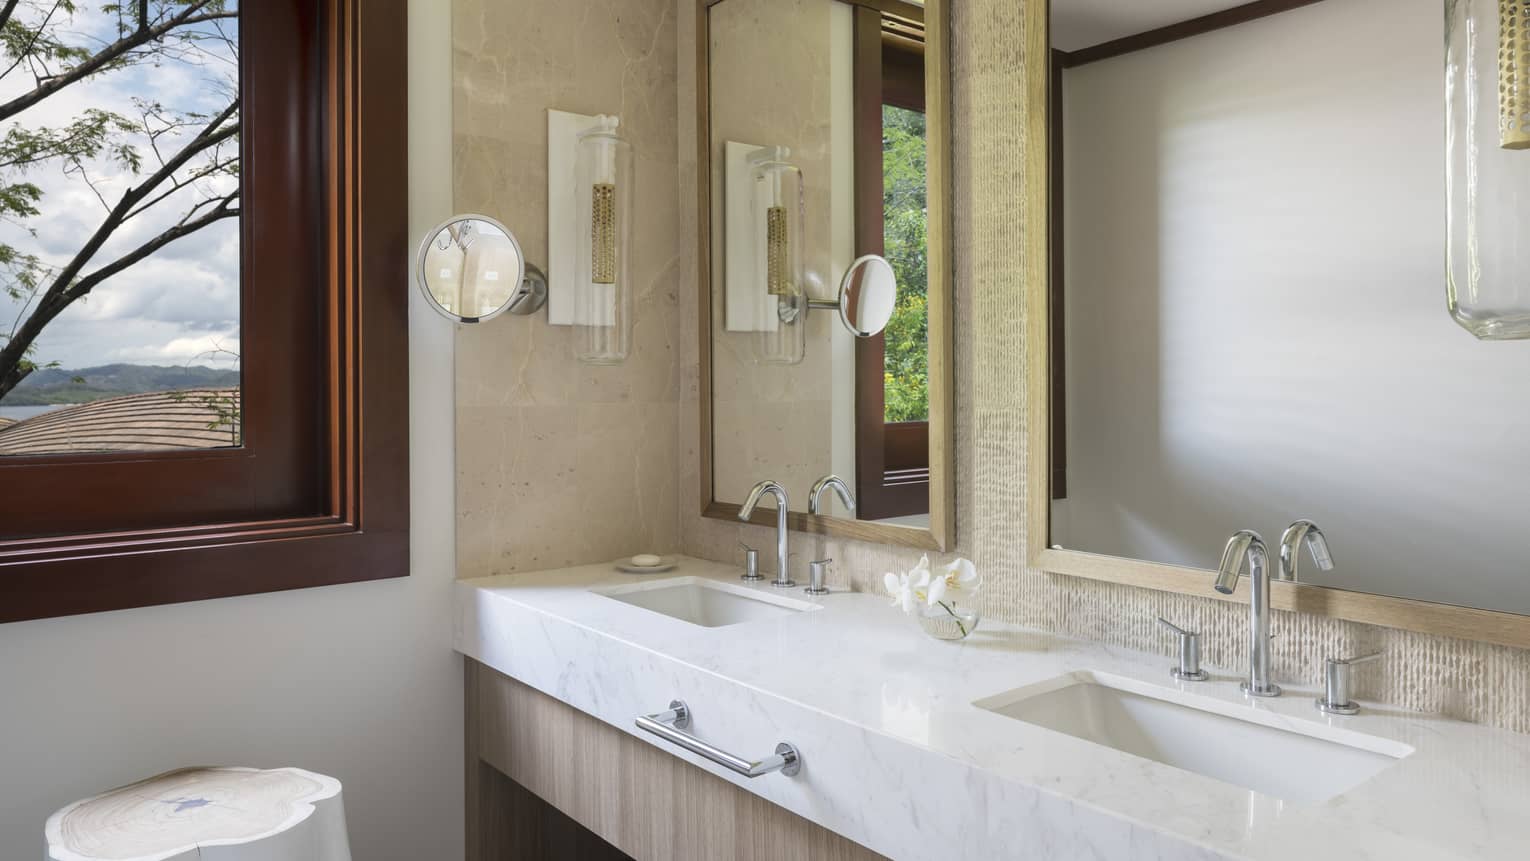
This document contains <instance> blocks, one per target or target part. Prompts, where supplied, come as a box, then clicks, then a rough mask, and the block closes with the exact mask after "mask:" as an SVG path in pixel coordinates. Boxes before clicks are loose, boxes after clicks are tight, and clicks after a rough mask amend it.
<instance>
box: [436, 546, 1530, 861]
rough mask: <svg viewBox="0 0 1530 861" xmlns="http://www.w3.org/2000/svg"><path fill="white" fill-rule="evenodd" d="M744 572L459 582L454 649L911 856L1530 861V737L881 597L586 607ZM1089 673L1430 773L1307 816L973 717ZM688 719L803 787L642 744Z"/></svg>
mask: <svg viewBox="0 0 1530 861" xmlns="http://www.w3.org/2000/svg"><path fill="white" fill-rule="evenodd" d="M738 573H739V571H738V569H736V568H733V567H730V566H726V565H720V564H717V563H713V562H706V561H702V560H696V559H690V558H686V557H680V559H679V566H678V567H677V568H676V569H675V570H674V571H670V572H667V573H664V574H658V575H643V576H634V575H630V574H622V573H619V572H617V571H616V570H615V569H614V568H613V566H612V565H610V564H601V565H590V566H584V567H579V568H570V569H564V570H559V571H544V572H536V573H529V574H517V575H513V576H505V577H492V578H484V579H479V580H464V581H459V582H458V584H457V596H456V604H457V610H458V618H457V626H456V647H457V649H458V650H459V651H460V652H462V653H463V654H465V655H468V656H470V657H472V658H474V659H476V660H479V661H481V662H483V663H485V664H488V665H489V666H491V667H494V668H495V669H497V670H499V671H500V672H503V673H505V674H506V675H509V676H511V677H514V678H516V679H519V680H521V681H523V682H525V683H526V684H528V685H531V686H532V687H535V688H537V689H539V690H541V691H543V692H544V693H547V694H549V695H552V696H554V697H557V698H558V699H560V700H563V701H564V702H567V703H569V704H570V705H573V706H575V707H577V708H579V709H581V710H583V711H585V712H588V713H590V714H592V715H595V716H596V717H598V718H600V719H602V720H605V721H606V722H608V723H610V724H611V725H613V726H616V727H619V728H621V729H623V730H625V731H628V732H631V733H633V734H634V735H636V736H638V737H641V738H644V740H646V741H650V742H652V743H654V744H656V745H659V746H661V747H665V748H666V749H669V750H672V751H674V752H675V753H676V754H677V755H679V756H682V757H684V758H686V759H688V760H690V761H692V762H696V763H697V764H700V765H703V767H706V768H708V769H709V770H710V771H712V772H713V773H716V774H719V775H722V776H724V777H726V778H727V779H729V780H731V781H733V782H734V783H736V784H738V785H740V786H743V787H745V788H747V789H748V790H749V791H751V792H754V793H756V794H758V795H761V796H763V797H765V798H768V799H769V800H771V801H773V802H775V803H777V804H781V805H782V806H784V807H787V808H789V809H791V810H793V811H795V812H797V813H798V814H800V815H802V816H805V817H807V818H809V819H811V820H813V821H815V822H818V823H820V824H822V825H824V826H825V827H828V828H830V829H832V830H834V831H837V832H839V833H841V834H844V835H846V836H848V837H850V838H851V839H854V840H856V841H858V842H860V843H862V844H864V845H866V846H869V847H871V848H872V849H875V850H876V851H878V852H880V853H882V854H884V855H887V856H889V857H892V858H897V859H905V858H907V859H925V858H928V859H960V858H971V859H987V858H1031V859H1072V858H1103V859H1130V858H1154V859H1158V858H1172V859H1180V858H1252V859H1324V858H1335V859H1338V858H1342V859H1347V861H1361V859H1378V861H1380V859H1385V861H1401V859H1432V860H1433V859H1478V861H1481V859H1515V861H1523V859H1526V858H1530V736H1526V735H1519V734H1516V733H1510V732H1506V731H1502V730H1495V729H1490V728H1486V727H1481V726H1476V725H1472V724H1466V723H1461V722H1457V721H1451V720H1445V719H1443V718H1438V717H1432V716H1428V715H1418V714H1413V713H1407V712H1400V711H1397V710H1393V709H1389V708H1387V707H1384V706H1376V705H1373V704H1370V703H1362V705H1364V706H1365V708H1364V710H1363V711H1362V712H1361V713H1360V714H1359V715H1356V716H1353V717H1339V716H1325V715H1322V714H1320V713H1319V712H1317V710H1316V709H1314V708H1313V698H1314V697H1315V696H1316V695H1317V693H1318V691H1316V690H1315V689H1312V688H1303V687H1298V686H1288V687H1287V688H1286V694H1285V696H1283V697H1280V698H1277V699H1271V700H1250V699H1248V698H1245V697H1244V696H1243V695H1242V694H1241V693H1240V692H1239V691H1238V687H1237V681H1236V674H1235V673H1233V672H1228V671H1225V670H1224V671H1222V672H1217V671H1216V670H1215V669H1213V671H1212V676H1213V678H1212V680H1211V681H1209V682H1203V683H1188V682H1177V681H1175V680H1174V679H1172V678H1170V676H1169V674H1168V667H1169V659H1167V658H1164V657H1160V656H1155V655H1146V654H1143V653H1140V652H1133V651H1127V650H1121V649H1112V648H1107V647H1104V646H1101V645H1099V644H1095V643H1089V642H1082V641H1076V640H1070V639H1066V638H1062V637H1057V636H1054V635H1050V634H1045V633H1040V632H1036V631H1031V630H1027V629H1022V628H1017V627H1014V626H1008V625H1002V624H998V623H994V622H991V621H988V620H985V621H984V622H983V623H982V625H981V626H980V627H979V629H978V631H977V632H976V633H975V634H974V635H973V636H972V637H970V638H968V639H967V640H966V641H963V642H959V643H943V642H939V641H936V640H933V639H930V638H929V637H927V636H925V635H924V633H923V632H922V631H920V630H919V627H918V626H917V624H916V623H915V621H914V620H913V619H912V618H910V617H908V616H904V615H902V614H901V613H899V612H897V611H896V610H895V609H894V608H892V607H890V606H889V605H888V600H887V599H885V598H883V597H881V596H878V595H864V594H849V593H836V594H832V595H829V596H827V597H824V598H821V599H815V600H816V603H819V604H821V605H822V608H821V609H820V610H818V611H815V612H803V613H797V614H793V615H788V616H784V617H780V618H771V619H765V620H760V621H754V622H748V623H745V624H737V625H728V626H724V627H713V628H707V627H700V626H696V625H691V624H688V623H686V622H682V621H679V620H677V619H672V618H669V617H667V616H663V615H659V614H657V613H654V612H652V611H649V610H646V609H644V608H642V607H637V606H632V605H630V604H627V603H623V602H621V601H617V600H613V599H611V598H608V597H605V596H603V595H600V594H597V593H594V592H591V591H590V589H591V588H606V587H612V586H620V585H624V584H631V583H633V582H634V581H636V580H641V579H650V580H659V579H667V578H673V577H682V576H699V577H708V578H717V579H719V580H725V581H727V582H730V583H736V582H737V575H738ZM749 588H753V589H759V590H761V591H764V592H770V593H775V594H780V593H777V592H776V590H774V589H771V587H769V586H765V585H761V586H750V587H749ZM789 594H790V595H791V596H792V597H795V598H803V599H806V596H804V595H803V593H802V591H801V590H800V589H795V590H791V592H790V593H789ZM1080 671H1093V672H1096V673H1107V674H1112V675H1115V676H1119V677H1125V678H1127V679H1131V680H1136V681H1138V682H1146V683H1151V684H1153V685H1158V686H1161V687H1162V688H1163V689H1164V690H1166V691H1181V692H1184V693H1182V694H1179V695H1177V696H1180V697H1181V698H1183V697H1184V696H1185V695H1189V696H1193V697H1209V698H1213V699H1216V700H1220V701H1222V702H1224V703H1232V704H1235V705H1236V706H1237V707H1238V708H1247V709H1253V710H1260V711H1263V712H1266V713H1268V714H1270V715H1275V716H1278V717H1279V719H1280V720H1283V721H1293V722H1296V721H1307V722H1313V723H1318V724H1325V725H1327V726H1329V727H1334V728H1343V729H1347V730H1351V731H1354V732H1358V733H1363V734H1366V735H1370V736H1375V737H1379V738H1381V739H1387V740H1390V741H1391V742H1400V743H1401V744H1403V745H1407V746H1409V747H1412V748H1413V749H1414V752H1413V753H1412V754H1411V755H1409V756H1407V757H1405V758H1403V759H1400V760H1398V761H1397V762H1396V763H1395V764H1394V765H1391V766H1390V767H1388V768H1387V769H1386V770H1384V771H1382V772H1381V773H1380V774H1378V775H1377V776H1375V777H1373V778H1371V779H1370V780H1368V781H1366V782H1365V783H1362V784H1361V785H1359V786H1358V787H1356V788H1354V789H1351V790H1349V791H1347V792H1345V793H1343V794H1341V795H1339V796H1337V797H1335V798H1333V799H1331V800H1329V801H1326V802H1321V803H1297V802H1290V801H1280V800H1278V799H1275V798H1271V797H1268V796H1264V795H1260V794H1259V793H1255V792H1251V791H1248V790H1243V789H1239V788H1238V787H1235V786H1232V785H1230V784H1226V783H1222V782H1219V781H1217V780H1213V779H1211V778H1208V777H1202V776H1200V775H1198V774H1193V773H1190V772H1186V771H1180V770H1178V769H1175V768H1171V767H1169V766H1166V765H1161V764H1159V763H1156V762H1152V761H1149V760H1145V759H1141V758H1138V757H1134V756H1131V755H1128V754H1125V753H1121V752H1119V751H1116V750H1113V749H1111V748H1107V747H1103V746H1100V745H1095V744H1092V743H1090V742H1087V741H1083V740H1081V739H1076V738H1073V737H1071V736H1069V735H1065V734H1062V733H1059V732H1054V731H1051V730H1047V729H1043V728H1041V727H1039V726H1034V725H1031V724H1027V723H1023V722H1021V721H1017V720H1014V719H1011V718H1007V717H1004V716H1002V715H999V714H996V713H994V712H991V711H986V710H984V709H981V708H978V707H976V706H974V705H973V703H974V701H977V700H981V699H984V698H987V697H992V696H994V695H997V694H1001V693H1004V692H1006V691H1010V690H1012V689H1014V688H1018V687H1021V686H1024V685H1029V684H1034V683H1038V682H1045V681H1048V680H1051V679H1055V678H1057V677H1059V676H1062V675H1064V674H1067V673H1071V672H1080ZM673 698H681V699H684V700H686V701H687V703H688V704H689V705H690V707H691V709H692V711H693V713H694V723H693V726H692V728H691V731H692V732H694V733H695V734H696V735H698V736H700V737H702V738H705V739H706V740H707V741H709V742H712V743H714V744H717V745H718V746H720V747H723V748H725V749H729V750H732V751H733V752H735V753H738V754H741V755H746V756H750V757H759V756H764V755H765V754H767V753H769V752H770V751H771V750H772V749H773V748H774V746H775V744H776V742H778V741H789V742H791V743H793V744H795V745H796V746H797V747H798V748H799V749H800V751H801V753H802V764H803V768H802V771H801V773H800V774H799V775H797V776H796V777H785V776H783V775H780V774H772V775H766V776H763V777H759V778H755V779H753V780H749V779H746V778H743V777H738V776H735V775H733V774H731V773H730V772H728V771H726V770H725V769H722V768H719V767H717V766H713V765H710V764H706V763H704V761H702V760H700V759H698V758H696V757H694V756H692V755H690V754H686V753H682V752H680V751H678V750H675V749H674V748H672V747H669V746H668V745H667V744H666V743H665V742H663V741H661V740H659V739H657V738H655V737H653V736H650V735H647V734H646V733H641V732H639V731H638V730H637V729H636V728H635V727H634V726H633V719H634V718H635V717H636V716H637V715H639V714H642V713H645V712H657V711H660V710H662V709H664V708H665V707H666V706H667V704H668V703H669V701H670V700H671V699H673ZM1247 755H1248V756H1250V757H1258V756H1259V755H1260V752H1259V751H1257V750H1250V751H1248V753H1247Z"/></svg>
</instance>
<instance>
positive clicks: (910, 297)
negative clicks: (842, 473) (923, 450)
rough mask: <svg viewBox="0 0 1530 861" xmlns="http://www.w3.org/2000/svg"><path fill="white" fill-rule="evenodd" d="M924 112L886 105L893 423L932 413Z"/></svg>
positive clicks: (888, 368) (888, 361)
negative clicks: (894, 292)
mask: <svg viewBox="0 0 1530 861" xmlns="http://www.w3.org/2000/svg"><path fill="white" fill-rule="evenodd" d="M926 179H927V173H926V170H925V124H924V114H921V113H918V112H917V111H909V110H904V109H903V108H895V107H892V106H891V105H884V106H883V107H882V218H883V231H882V232H883V240H882V242H883V256H884V257H886V258H887V262H889V263H891V264H892V267H893V272H894V273H896V275H897V277H898V304H897V307H896V308H894V310H893V316H892V320H891V321H890V322H889V323H888V325H887V338H886V351H885V359H884V363H883V367H884V374H885V389H884V395H883V396H884V399H885V402H886V406H885V409H884V416H885V420H886V421H889V422H909V421H925V420H928V419H929V417H930V391H929V389H930V383H929V381H930V373H929V362H930V351H929V313H928V308H927V307H926V302H927V294H928V291H929V283H930V279H929V253H928V249H929V245H928V226H929V209H928V205H927V199H926Z"/></svg>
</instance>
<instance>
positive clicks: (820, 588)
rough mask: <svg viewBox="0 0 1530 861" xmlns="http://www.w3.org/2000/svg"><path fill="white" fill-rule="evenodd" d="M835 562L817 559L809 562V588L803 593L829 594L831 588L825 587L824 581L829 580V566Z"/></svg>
mask: <svg viewBox="0 0 1530 861" xmlns="http://www.w3.org/2000/svg"><path fill="white" fill-rule="evenodd" d="M833 562H834V560H833V559H815V560H813V561H812V562H809V563H808V585H807V588H806V589H803V590H802V591H804V592H806V593H808V594H809V595H827V594H829V587H828V586H825V585H824V581H825V580H826V579H827V575H828V571H829V565H830V564H832V563H833Z"/></svg>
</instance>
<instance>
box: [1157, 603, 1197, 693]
mask: <svg viewBox="0 0 1530 861" xmlns="http://www.w3.org/2000/svg"><path fill="white" fill-rule="evenodd" d="M1158 624H1160V625H1162V626H1164V627H1165V628H1167V629H1169V630H1170V631H1172V632H1173V633H1174V635H1175V636H1177V637H1179V666H1177V667H1175V668H1174V669H1172V670H1169V675H1171V676H1173V677H1174V678H1176V679H1179V680H1180V681H1183V682H1204V681H1206V679H1208V678H1209V676H1207V675H1206V671H1205V670H1203V669H1201V635H1200V632H1199V631H1186V630H1185V629H1184V628H1181V627H1179V626H1178V625H1176V624H1174V623H1173V622H1170V621H1169V620H1168V619H1165V618H1164V617H1162V616H1159V617H1158Z"/></svg>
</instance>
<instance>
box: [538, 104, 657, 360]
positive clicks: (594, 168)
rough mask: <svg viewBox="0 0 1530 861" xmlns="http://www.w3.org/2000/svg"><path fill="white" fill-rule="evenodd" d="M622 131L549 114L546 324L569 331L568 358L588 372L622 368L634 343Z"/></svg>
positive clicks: (628, 174)
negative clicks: (587, 366)
mask: <svg viewBox="0 0 1530 861" xmlns="http://www.w3.org/2000/svg"><path fill="white" fill-rule="evenodd" d="M620 124H621V121H620V119H619V118H617V117H614V116H606V115H599V116H586V115H583V114H571V113H568V112H565V111H553V110H549V111H548V112H547V144H548V174H547V192H548V194H547V200H548V209H547V232H548V252H549V257H550V260H549V269H550V270H551V272H550V276H551V283H550V285H549V290H550V299H549V303H548V311H547V320H548V322H549V323H552V324H553V325H569V326H574V327H575V331H574V355H575V356H576V357H577V358H578V359H579V360H580V361H581V362H586V363H588V364H593V365H614V364H619V363H621V362H623V361H626V359H627V355H628V353H629V352H630V351H631V344H632V316H633V312H634V308H633V296H632V284H631V279H630V277H629V275H628V265H627V259H628V249H629V247H630V245H631V243H630V241H629V237H630V234H631V225H632V200H633V197H634V196H635V195H634V186H633V167H632V146H631V145H630V144H629V143H628V142H627V141H626V140H624V139H623V138H622V137H621V135H620V134H619V133H618V129H619V128H620Z"/></svg>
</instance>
